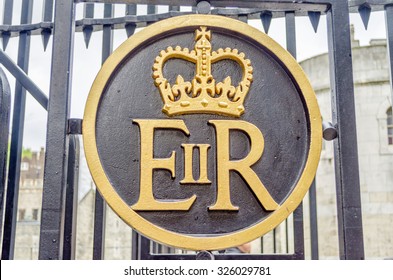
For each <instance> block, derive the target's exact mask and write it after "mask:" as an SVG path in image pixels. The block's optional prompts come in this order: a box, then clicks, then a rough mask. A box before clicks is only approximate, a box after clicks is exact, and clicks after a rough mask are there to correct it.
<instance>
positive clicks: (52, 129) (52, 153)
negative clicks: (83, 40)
mask: <svg viewBox="0 0 393 280" xmlns="http://www.w3.org/2000/svg"><path fill="white" fill-rule="evenodd" d="M74 28H75V4H74V3H73V2H72V1H68V0H57V1H56V4H55V29H54V34H53V51H52V55H53V56H52V73H51V79H50V81H51V83H50V95H49V106H48V126H47V138H46V154H45V171H44V188H43V198H42V215H41V234H40V250H39V259H62V258H63V236H64V211H65V187H66V183H67V162H68V137H67V126H68V117H69V106H70V99H71V94H70V93H71V75H72V74H71V73H72V60H73V47H74V46H73V42H74Z"/></svg>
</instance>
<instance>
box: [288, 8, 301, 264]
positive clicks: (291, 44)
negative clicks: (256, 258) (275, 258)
mask: <svg viewBox="0 0 393 280" xmlns="http://www.w3.org/2000/svg"><path fill="white" fill-rule="evenodd" d="M285 29H286V39H287V40H286V41H287V50H288V51H289V53H290V54H291V55H292V56H293V57H294V58H295V59H296V24H295V14H294V13H293V12H288V13H285ZM293 230H294V248H295V252H294V255H295V257H296V258H298V259H304V229H303V206H302V204H300V205H299V207H298V208H297V209H296V210H295V211H294V212H293Z"/></svg>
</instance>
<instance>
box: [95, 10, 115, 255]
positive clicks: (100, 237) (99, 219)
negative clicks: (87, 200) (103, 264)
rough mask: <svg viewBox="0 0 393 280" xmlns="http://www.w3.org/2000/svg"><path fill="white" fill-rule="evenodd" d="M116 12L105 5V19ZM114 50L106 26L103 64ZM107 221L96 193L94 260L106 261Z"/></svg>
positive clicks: (101, 202) (104, 208)
mask: <svg viewBox="0 0 393 280" xmlns="http://www.w3.org/2000/svg"><path fill="white" fill-rule="evenodd" d="M113 14H114V10H113V6H112V5H111V4H105V6H104V17H105V18H111V17H113ZM112 48H113V31H112V27H111V26H110V25H104V27H103V34H102V53H101V62H102V63H104V62H105V60H106V59H107V58H108V57H109V55H110V54H111V53H112ZM105 220H106V203H105V202H104V200H103V199H102V196H101V194H100V193H99V192H98V191H96V197H95V210H94V240H93V259H94V260H100V259H104V249H105Z"/></svg>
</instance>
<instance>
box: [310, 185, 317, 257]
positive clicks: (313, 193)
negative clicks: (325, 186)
mask: <svg viewBox="0 0 393 280" xmlns="http://www.w3.org/2000/svg"><path fill="white" fill-rule="evenodd" d="M308 196H309V201H310V239H311V259H312V260H317V259H319V250H318V216H317V190H316V183H315V179H314V181H313V182H312V184H311V187H310V189H309V191H308Z"/></svg>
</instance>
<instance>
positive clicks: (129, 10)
mask: <svg viewBox="0 0 393 280" xmlns="http://www.w3.org/2000/svg"><path fill="white" fill-rule="evenodd" d="M136 12H137V5H135V4H131V5H127V6H126V15H136ZM129 25H131V30H132V32H130V33H134V31H135V27H136V25H135V24H133V23H131V24H126V26H125V27H126V29H127V27H128V26H129ZM127 35H128V36H130V35H132V34H127ZM138 235H139V234H138V233H137V232H136V231H134V230H132V232H131V259H132V260H136V259H137V258H138V248H139V245H138V240H139V237H138Z"/></svg>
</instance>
